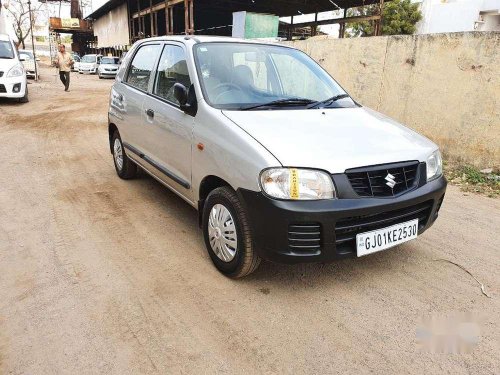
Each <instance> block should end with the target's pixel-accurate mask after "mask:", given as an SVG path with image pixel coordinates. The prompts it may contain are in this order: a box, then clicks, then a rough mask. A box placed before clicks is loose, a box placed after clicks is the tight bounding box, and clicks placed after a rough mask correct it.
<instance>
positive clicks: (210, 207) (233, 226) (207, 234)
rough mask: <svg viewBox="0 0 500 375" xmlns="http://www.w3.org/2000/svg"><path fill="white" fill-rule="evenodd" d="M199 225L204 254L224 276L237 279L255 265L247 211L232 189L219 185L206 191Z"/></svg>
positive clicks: (257, 263) (258, 258) (255, 254)
mask: <svg viewBox="0 0 500 375" xmlns="http://www.w3.org/2000/svg"><path fill="white" fill-rule="evenodd" d="M202 226H203V236H204V239H205V245H206V247H207V250H208V254H209V255H210V258H211V259H212V262H213V263H214V265H215V267H216V268H217V269H218V270H219V271H220V272H222V273H223V274H224V275H226V276H229V277H232V278H239V277H243V276H246V275H249V274H251V273H252V272H254V271H255V270H256V269H257V268H258V267H259V264H260V261H261V259H260V257H259V256H258V254H257V252H256V251H255V249H254V245H253V235H252V230H251V228H250V224H249V219H248V214H247V212H246V210H245V208H244V207H243V205H242V204H241V201H240V200H239V198H238V196H237V195H236V193H235V192H234V190H233V189H231V188H230V187H227V186H225V187H220V188H217V189H215V190H213V191H212V192H211V193H210V194H209V196H208V198H207V200H206V202H205V206H204V208H203V225H202Z"/></svg>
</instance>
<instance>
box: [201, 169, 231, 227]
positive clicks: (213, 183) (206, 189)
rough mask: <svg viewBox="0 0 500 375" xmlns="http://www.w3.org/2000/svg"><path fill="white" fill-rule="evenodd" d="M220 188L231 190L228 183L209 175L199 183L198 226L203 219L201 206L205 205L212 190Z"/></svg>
mask: <svg viewBox="0 0 500 375" xmlns="http://www.w3.org/2000/svg"><path fill="white" fill-rule="evenodd" d="M222 186H228V187H230V188H231V189H232V186H231V184H230V183H229V182H227V181H226V180H224V179H222V178H220V177H218V176H215V175H209V176H205V177H204V178H203V180H201V182H200V188H199V190H198V192H199V196H198V224H199V226H200V227H201V224H202V218H203V206H204V205H205V200H206V199H207V197H208V195H209V194H210V193H211V192H212V191H213V190H214V189H217V188H219V187H222Z"/></svg>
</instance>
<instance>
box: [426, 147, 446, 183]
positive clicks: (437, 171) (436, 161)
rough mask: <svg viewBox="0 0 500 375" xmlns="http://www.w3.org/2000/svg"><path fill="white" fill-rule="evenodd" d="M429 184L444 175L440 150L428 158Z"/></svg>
mask: <svg viewBox="0 0 500 375" xmlns="http://www.w3.org/2000/svg"><path fill="white" fill-rule="evenodd" d="M426 164H427V182H429V181H432V180H435V179H436V178H438V177H439V176H441V175H442V174H443V159H441V153H440V152H439V150H436V151H434V152H433V153H432V154H431V156H429V157H428V158H427V163H426Z"/></svg>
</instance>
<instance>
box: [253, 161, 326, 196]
mask: <svg viewBox="0 0 500 375" xmlns="http://www.w3.org/2000/svg"><path fill="white" fill-rule="evenodd" d="M260 184H261V186H262V190H264V192H265V193H266V194H267V195H269V196H271V197H273V198H278V199H294V200H317V199H332V198H335V197H336V194H335V187H334V186H333V181H332V178H331V177H330V175H328V174H327V173H325V172H322V171H315V170H312V169H298V168H270V169H265V170H264V171H262V173H261V174H260Z"/></svg>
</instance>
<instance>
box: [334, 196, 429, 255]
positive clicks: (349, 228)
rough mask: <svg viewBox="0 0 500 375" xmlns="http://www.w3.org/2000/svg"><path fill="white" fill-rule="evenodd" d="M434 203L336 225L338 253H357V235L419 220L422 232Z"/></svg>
mask: <svg viewBox="0 0 500 375" xmlns="http://www.w3.org/2000/svg"><path fill="white" fill-rule="evenodd" d="M432 204H433V201H432V200H430V201H426V202H423V203H420V204H418V205H415V206H410V207H405V208H401V209H398V210H393V211H387V212H383V213H377V214H371V215H363V216H355V217H348V218H345V219H341V220H339V221H337V223H336V224H335V244H336V246H337V252H339V253H348V252H354V251H356V235H357V234H359V233H364V232H369V231H372V230H375V229H382V228H386V227H390V226H391V225H394V224H399V223H404V222H406V221H410V220H414V219H418V230H419V231H420V230H422V229H423V228H424V227H425V226H426V224H427V221H428V220H429V215H430V213H431V210H432Z"/></svg>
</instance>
